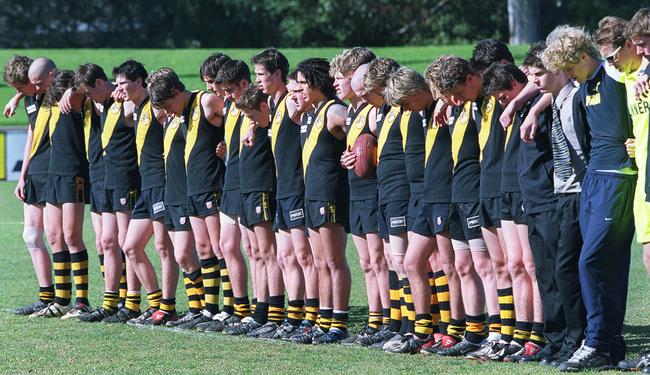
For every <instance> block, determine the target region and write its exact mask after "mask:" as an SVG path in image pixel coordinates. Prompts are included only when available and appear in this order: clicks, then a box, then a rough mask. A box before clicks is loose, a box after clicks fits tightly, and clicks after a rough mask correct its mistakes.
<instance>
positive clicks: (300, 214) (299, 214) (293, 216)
mask: <svg viewBox="0 0 650 375" xmlns="http://www.w3.org/2000/svg"><path fill="white" fill-rule="evenodd" d="M304 218H305V211H303V210H302V208H299V209H297V210H293V211H289V219H290V220H291V221H296V220H300V219H304Z"/></svg>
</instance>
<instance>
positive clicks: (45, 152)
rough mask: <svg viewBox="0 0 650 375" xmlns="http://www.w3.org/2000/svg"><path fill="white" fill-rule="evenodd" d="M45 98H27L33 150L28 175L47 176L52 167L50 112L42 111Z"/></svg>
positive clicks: (26, 103)
mask: <svg viewBox="0 0 650 375" xmlns="http://www.w3.org/2000/svg"><path fill="white" fill-rule="evenodd" d="M43 98H44V96H26V97H25V99H24V100H25V103H24V104H25V111H26V112H27V117H28V118H29V126H30V128H31V129H32V148H31V150H30V152H29V167H28V169H27V174H29V175H38V174H47V171H48V169H49V166H50V137H49V136H48V134H49V130H48V128H47V124H48V121H49V116H50V112H49V111H41V105H42V104H43Z"/></svg>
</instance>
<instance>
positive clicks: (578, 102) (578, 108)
mask: <svg viewBox="0 0 650 375" xmlns="http://www.w3.org/2000/svg"><path fill="white" fill-rule="evenodd" d="M582 97H583V95H582V90H578V92H576V94H575V95H574V96H573V127H574V128H575V132H576V137H577V138H578V142H580V147H581V148H582V153H583V155H584V158H585V162H586V163H587V164H589V154H590V151H591V149H590V145H591V139H590V131H589V123H588V122H587V113H586V110H585V105H584V100H583V99H582Z"/></svg>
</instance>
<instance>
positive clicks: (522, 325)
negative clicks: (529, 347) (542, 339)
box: [512, 321, 533, 346]
mask: <svg viewBox="0 0 650 375" xmlns="http://www.w3.org/2000/svg"><path fill="white" fill-rule="evenodd" d="M532 328H533V324H532V323H530V322H520V321H517V322H515V332H514V334H513V335H512V341H514V342H515V343H517V344H519V345H520V346H524V344H525V343H526V341H528V339H530V330H531V329H532Z"/></svg>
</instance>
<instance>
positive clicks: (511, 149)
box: [501, 103, 530, 193]
mask: <svg viewBox="0 0 650 375" xmlns="http://www.w3.org/2000/svg"><path fill="white" fill-rule="evenodd" d="M528 110H530V103H527V104H526V105H524V108H523V109H522V110H519V111H517V113H516V114H515V118H514V121H513V123H512V125H510V126H509V127H508V130H507V131H506V145H505V151H504V153H503V163H502V166H501V191H502V192H505V193H518V192H520V191H521V189H520V188H519V162H520V160H519V159H520V155H519V148H520V146H521V139H520V134H521V133H520V131H519V128H520V127H521V123H522V122H523V121H524V119H526V115H527V114H528Z"/></svg>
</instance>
